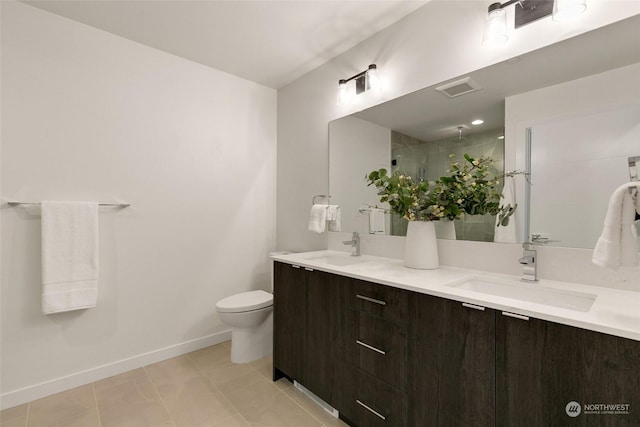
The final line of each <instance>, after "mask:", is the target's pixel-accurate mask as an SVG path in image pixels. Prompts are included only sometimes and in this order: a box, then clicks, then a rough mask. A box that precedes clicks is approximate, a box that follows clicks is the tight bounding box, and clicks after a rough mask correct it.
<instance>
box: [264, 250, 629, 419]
mask: <svg viewBox="0 0 640 427" xmlns="http://www.w3.org/2000/svg"><path fill="white" fill-rule="evenodd" d="M274 264H275V265H274V355H273V361H274V380H275V379H278V378H280V377H282V376H286V377H288V378H289V379H295V380H297V381H299V382H300V383H301V384H302V385H304V386H305V387H307V388H308V389H309V390H311V391H312V392H313V393H315V394H316V395H318V396H319V397H320V398H322V399H323V400H325V401H326V402H328V403H329V404H331V405H332V406H333V407H335V408H336V409H338V411H340V417H341V418H342V419H343V420H345V421H347V422H349V423H350V424H352V425H356V426H360V427H377V426H394V427H395V426H398V427H401V426H411V427H429V426H446V427H454V426H463V427H466V426H474V427H475V426H477V427H483V426H501V427H502V426H505V427H512V426H516V427H517V426H523V427H529V426H565V425H566V426H573V425H577V426H635V427H637V426H640V342H638V341H634V340H629V339H625V338H619V337H615V336H611V335H606V334H602V333H598V332H593V331H588V330H585V329H580V328H575V327H571V326H565V325H561V324H557V323H553V322H547V321H543V320H539V319H534V318H526V317H525V316H518V315H516V317H510V316H508V315H505V314H504V312H501V311H496V310H492V309H489V308H483V307H479V306H476V305H472V304H466V303H464V304H463V303H460V302H457V301H452V300H448V299H444V298H439V297H434V296H430V295H426V294H420V293H416V292H410V291H406V290H402V289H398V288H394V287H390V286H384V285H379V284H375V283H370V282H366V281H362V280H356V279H352V278H348V277H344V276H340V275H335V274H330V273H324V272H320V271H313V270H310V269H305V268H303V267H299V268H295V267H294V266H292V265H290V264H284V263H279V262H275V263H274ZM507 314H509V313H507ZM570 402H577V403H578V404H579V405H581V406H580V409H581V412H582V413H581V414H580V415H578V416H577V417H570V416H569V415H568V414H567V404H569V403H570ZM616 404H618V405H628V406H622V407H620V406H619V407H618V409H620V408H625V407H626V408H627V410H628V414H618V415H615V414H600V415H598V414H594V413H592V412H593V411H596V410H600V411H603V410H604V409H602V408H601V407H599V406H598V407H596V406H588V405H616ZM589 411H590V412H591V413H587V412H589ZM571 414H574V413H571Z"/></svg>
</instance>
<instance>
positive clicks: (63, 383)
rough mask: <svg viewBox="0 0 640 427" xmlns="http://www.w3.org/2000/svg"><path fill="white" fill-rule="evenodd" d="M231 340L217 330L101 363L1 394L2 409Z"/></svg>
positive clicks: (0, 404) (0, 405)
mask: <svg viewBox="0 0 640 427" xmlns="http://www.w3.org/2000/svg"><path fill="white" fill-rule="evenodd" d="M230 339H231V330H226V331H222V332H217V333H215V334H212V335H208V336H206V337H202V338H197V339H194V340H191V341H186V342H183V343H180V344H175V345H172V346H169V347H165V348H161V349H158V350H154V351H150V352H148V353H143V354H139V355H137V356H133V357H129V358H126V359H122V360H118V361H116V362H112V363H108V364H106V365H102V366H97V367H95V368H91V369H87V370H85V371H80V372H76V373H75V374H71V375H67V376H65V377H61V378H56V379H54V380H51V381H46V382H43V383H40V384H35V385H32V386H29V387H24V388H21V389H19V390H14V391H10V392H7V393H4V394H2V395H0V410H2V409H7V408H11V407H13V406H17V405H21V404H23V403H27V402H31V401H32V400H36V399H41V398H43V397H46V396H50V395H52V394H55V393H60V392H61V391H65V390H69V389H72V388H75V387H79V386H82V385H85V384H90V383H92V382H94V381H99V380H102V379H104V378H108V377H111V376H113V375H118V374H121V373H123V372H127V371H130V370H133V369H137V368H141V367H143V366H146V365H150V364H152V363H157V362H161V361H163V360H166V359H170V358H172V357H176V356H180V355H183V354H186V353H189V352H192V351H195V350H199V349H201V348H205V347H209V346H211V345H215V344H220V343H222V342H224V341H229V340H230Z"/></svg>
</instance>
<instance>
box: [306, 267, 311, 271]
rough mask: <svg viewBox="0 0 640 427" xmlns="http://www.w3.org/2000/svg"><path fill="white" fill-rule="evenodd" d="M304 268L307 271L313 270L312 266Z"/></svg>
mask: <svg viewBox="0 0 640 427" xmlns="http://www.w3.org/2000/svg"><path fill="white" fill-rule="evenodd" d="M304 269H305V270H307V271H313V268H309V267H305V268H304Z"/></svg>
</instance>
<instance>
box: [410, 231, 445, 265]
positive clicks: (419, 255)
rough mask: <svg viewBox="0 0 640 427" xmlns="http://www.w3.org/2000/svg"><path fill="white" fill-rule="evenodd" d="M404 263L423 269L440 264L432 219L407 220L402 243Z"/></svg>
mask: <svg viewBox="0 0 640 427" xmlns="http://www.w3.org/2000/svg"><path fill="white" fill-rule="evenodd" d="M404 265H405V267H410V268H419V269H423V270H432V269H435V268H438V267H439V266H440V261H439V259H438V241H437V240H436V228H435V225H434V223H433V222H432V221H409V227H408V228H407V237H406V239H405V244H404Z"/></svg>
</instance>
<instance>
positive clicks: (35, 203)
mask: <svg viewBox="0 0 640 427" xmlns="http://www.w3.org/2000/svg"><path fill="white" fill-rule="evenodd" d="M41 204H42V203H40V202H7V205H9V206H19V205H41ZM98 206H114V207H118V208H128V207H129V206H131V204H130V203H98Z"/></svg>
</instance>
